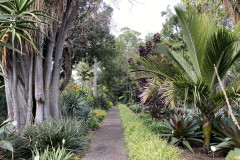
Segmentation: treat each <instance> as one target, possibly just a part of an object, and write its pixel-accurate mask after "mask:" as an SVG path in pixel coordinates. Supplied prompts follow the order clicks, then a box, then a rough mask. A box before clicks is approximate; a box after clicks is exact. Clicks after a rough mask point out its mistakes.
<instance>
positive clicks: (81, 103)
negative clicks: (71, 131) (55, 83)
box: [61, 89, 92, 121]
mask: <svg viewBox="0 0 240 160" xmlns="http://www.w3.org/2000/svg"><path fill="white" fill-rule="evenodd" d="M61 106H62V107H61V108H62V115H63V116H64V117H71V118H77V119H78V120H84V121H87V120H88V119H89V118H90V117H91V111H92V109H91V108H90V106H89V104H88V101H87V98H86V96H85V95H82V94H79V92H78V91H77V90H74V89H68V90H65V91H64V92H63V93H62V95H61Z"/></svg>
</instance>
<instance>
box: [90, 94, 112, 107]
mask: <svg viewBox="0 0 240 160" xmlns="http://www.w3.org/2000/svg"><path fill="white" fill-rule="evenodd" d="M108 101H109V100H108V99H107V97H106V95H105V94H103V93H100V94H98V95H97V96H94V97H93V102H92V106H93V107H94V108H100V109H103V110H106V111H107V110H109V104H108Z"/></svg>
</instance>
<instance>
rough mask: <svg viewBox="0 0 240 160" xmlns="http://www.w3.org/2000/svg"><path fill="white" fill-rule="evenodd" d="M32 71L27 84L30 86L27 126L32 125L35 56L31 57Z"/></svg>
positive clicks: (30, 70)
mask: <svg viewBox="0 0 240 160" xmlns="http://www.w3.org/2000/svg"><path fill="white" fill-rule="evenodd" d="M30 56H31V58H30V69H29V78H28V80H29V82H27V83H26V84H28V106H27V108H28V109H27V120H26V124H27V125H30V124H32V116H33V114H32V107H33V101H32V99H33V94H32V89H33V57H34V55H33V54H32V55H30Z"/></svg>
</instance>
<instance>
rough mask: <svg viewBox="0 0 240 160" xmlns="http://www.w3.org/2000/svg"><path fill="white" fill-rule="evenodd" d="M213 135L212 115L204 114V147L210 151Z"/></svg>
mask: <svg viewBox="0 0 240 160" xmlns="http://www.w3.org/2000/svg"><path fill="white" fill-rule="evenodd" d="M211 135H212V116H205V115H204V116H203V136H204V148H205V149H206V150H207V151H209V148H210V140H211Z"/></svg>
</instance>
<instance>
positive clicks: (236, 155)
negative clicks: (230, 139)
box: [226, 148, 240, 160]
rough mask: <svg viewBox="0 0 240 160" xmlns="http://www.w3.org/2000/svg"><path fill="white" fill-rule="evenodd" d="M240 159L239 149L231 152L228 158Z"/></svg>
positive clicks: (227, 159)
mask: <svg viewBox="0 0 240 160" xmlns="http://www.w3.org/2000/svg"><path fill="white" fill-rule="evenodd" d="M239 159H240V149H239V148H235V149H234V150H231V151H230V152H229V153H228V155H227V157H226V160H239Z"/></svg>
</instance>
